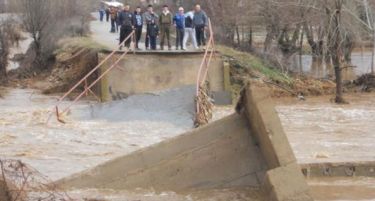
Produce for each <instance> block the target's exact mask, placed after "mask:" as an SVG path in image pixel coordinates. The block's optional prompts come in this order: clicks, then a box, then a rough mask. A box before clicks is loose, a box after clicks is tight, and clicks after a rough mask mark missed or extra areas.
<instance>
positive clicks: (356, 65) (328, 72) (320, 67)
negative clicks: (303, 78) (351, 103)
mask: <svg viewBox="0 0 375 201" xmlns="http://www.w3.org/2000/svg"><path fill="white" fill-rule="evenodd" d="M371 60H372V53H371V52H354V53H353V54H352V64H351V65H348V66H346V67H345V68H344V69H343V70H342V74H343V80H353V79H355V78H356V77H358V76H360V75H363V74H366V73H370V72H371V64H372V62H371ZM300 66H302V68H300V69H296V70H295V71H296V72H300V71H301V70H302V73H303V74H305V75H310V76H312V77H314V78H318V79H320V78H332V77H334V70H333V67H332V66H327V65H326V64H325V63H324V62H321V61H317V60H314V59H313V58H312V56H311V55H302V65H300Z"/></svg>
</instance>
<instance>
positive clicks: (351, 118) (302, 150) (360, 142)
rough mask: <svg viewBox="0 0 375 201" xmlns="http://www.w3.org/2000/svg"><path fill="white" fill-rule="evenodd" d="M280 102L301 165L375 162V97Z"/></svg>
mask: <svg viewBox="0 0 375 201" xmlns="http://www.w3.org/2000/svg"><path fill="white" fill-rule="evenodd" d="M330 98H332V97H316V98H309V99H308V100H307V101H298V100H295V101H294V100H293V101H290V100H288V101H286V102H283V101H281V103H279V106H278V107H277V111H278V112H279V116H280V117H281V121H282V124H283V126H284V130H285V132H286V133H287V136H288V138H289V141H290V143H291V145H292V148H293V150H294V152H295V154H296V157H297V159H298V162H299V163H315V162H344V161H346V162H357V161H375V152H373V151H371V150H373V149H374V147H375V132H374V130H375V118H374V117H375V95H374V94H362V93H359V94H353V95H346V99H347V100H348V101H349V102H350V104H348V105H337V104H334V103H331V102H330Z"/></svg>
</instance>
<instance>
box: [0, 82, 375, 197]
mask: <svg viewBox="0 0 375 201" xmlns="http://www.w3.org/2000/svg"><path fill="white" fill-rule="evenodd" d="M193 96H194V88H192V87H186V88H181V89H173V90H169V91H164V92H158V93H154V94H144V95H137V96H133V97H130V98H129V99H127V100H123V101H117V102H112V103H106V104H97V103H94V102H89V101H81V102H79V103H78V104H77V105H76V106H75V107H74V108H73V109H72V111H71V113H70V114H69V115H68V116H66V117H65V118H64V119H65V120H66V121H67V123H66V124H61V123H58V122H57V121H56V120H54V119H52V121H51V122H50V123H49V124H45V122H46V120H47V118H48V117H49V115H50V109H52V108H53V106H54V103H55V102H56V99H57V97H54V96H44V95H40V94H39V93H38V92H36V91H33V90H29V89H7V90H6V91H5V93H4V98H3V99H0V110H1V111H2V112H1V113H0V158H8V159H20V160H22V161H24V162H26V163H28V164H30V165H31V166H33V167H34V168H36V169H37V170H39V171H40V172H41V173H42V174H44V175H47V176H48V177H49V178H50V179H52V180H55V179H59V178H62V177H65V176H68V175H70V174H72V173H76V172H79V171H82V170H84V169H87V168H90V167H93V166H95V165H97V164H100V163H102V162H105V161H108V160H110V159H113V158H115V157H118V156H121V155H124V154H128V153H130V152H133V151H135V150H139V149H141V148H143V147H146V146H149V145H152V144H155V143H158V142H160V141H163V140H166V139H170V138H172V137H175V136H177V135H180V134H182V133H184V132H186V131H188V130H190V129H192V127H193V121H192V117H193V115H192V114H193V113H192V108H193ZM172 97H173V98H172ZM347 99H348V100H349V101H350V102H351V104H350V105H341V106H338V105H334V104H331V103H330V102H329V97H319V98H311V99H308V100H307V101H306V102H299V101H297V100H295V101H294V100H290V99H288V100H285V101H284V100H281V101H280V102H279V104H278V106H277V111H278V112H279V115H280V117H281V120H282V123H283V126H284V128H285V131H286V133H287V135H288V138H289V140H290V142H291V144H292V147H293V150H294V151H295V154H296V156H297V159H298V162H299V163H310V162H327V161H328V162H336V161H370V160H371V161H374V160H375V153H374V152H372V151H370V150H372V149H373V147H374V144H375V134H374V133H373V132H372V131H373V130H374V129H375V119H374V118H373V117H374V116H375V95H373V94H358V95H352V96H348V97H347ZM67 104H69V102H65V103H64V104H63V105H67ZM156 106H157V107H156ZM230 113H233V108H231V107H223V108H217V109H215V115H214V117H215V119H219V118H221V117H223V116H226V115H228V114H230ZM373 182H374V180H371V179H358V180H353V181H352V180H348V179H346V180H345V179H332V180H325V179H319V180H309V184H310V185H311V186H312V189H313V193H314V194H315V195H316V196H317V198H319V199H318V200H322V201H323V200H336V201H338V200H353V201H354V200H371V199H372V198H375V196H374V195H373V192H374V191H373V190H374V185H373V184H374V183H373ZM362 186H364V190H363V189H362ZM349 188H352V189H354V190H353V192H352V193H348V192H347V193H340V195H343V196H339V195H337V193H336V192H341V191H342V192H346V190H348V189H349ZM361 189H362V190H361ZM69 194H70V195H71V196H72V197H85V196H86V197H90V196H91V197H93V198H105V199H108V200H114V201H116V200H123V198H127V199H128V200H146V201H147V200H153V201H158V200H177V201H178V200H233V198H236V199H235V200H259V201H260V200H262V199H261V195H260V194H259V192H258V191H256V190H253V191H249V190H248V189H246V188H242V189H216V190H205V191H200V192H186V193H183V194H176V193H173V192H159V193H156V192H153V191H152V189H151V190H149V191H141V190H139V191H135V192H112V191H97V190H95V189H91V190H83V191H72V192H69ZM322 194H323V195H322ZM325 194H326V195H327V196H324V195H325ZM360 194H361V195H360ZM355 195H358V196H359V195H360V196H359V197H360V198H361V199H354V198H353V196H355ZM91 197H90V198H91ZM362 198H363V199H362ZM370 198H371V199H370ZM373 200H375V199H373Z"/></svg>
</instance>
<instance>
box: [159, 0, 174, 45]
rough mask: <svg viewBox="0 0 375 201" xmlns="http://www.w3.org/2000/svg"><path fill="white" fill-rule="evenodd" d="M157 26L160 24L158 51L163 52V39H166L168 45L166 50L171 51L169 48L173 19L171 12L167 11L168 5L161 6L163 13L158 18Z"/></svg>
mask: <svg viewBox="0 0 375 201" xmlns="http://www.w3.org/2000/svg"><path fill="white" fill-rule="evenodd" d="M159 24H160V32H161V33H160V38H161V39H160V49H161V50H164V41H165V38H167V43H168V49H169V50H172V46H171V40H170V39H171V27H172V24H173V17H172V14H171V12H170V11H169V7H168V5H164V6H163V12H162V13H161V15H160V18H159Z"/></svg>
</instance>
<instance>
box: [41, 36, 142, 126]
mask: <svg viewBox="0 0 375 201" xmlns="http://www.w3.org/2000/svg"><path fill="white" fill-rule="evenodd" d="M129 39H130V40H131V42H133V43H132V48H131V49H132V50H133V52H134V53H135V44H134V40H135V31H134V30H133V31H132V32H131V33H130V34H129V36H128V37H126V38H125V40H124V41H123V42H122V43H121V44H120V45H118V47H117V49H118V48H120V47H123V46H124V44H125V42H126V41H128V40H129ZM117 49H115V50H113V51H112V52H111V53H110V54H109V55H108V56H107V57H106V58H105V59H104V60H103V61H101V62H100V63H99V64H98V65H97V66H95V67H94V68H93V69H92V70H91V71H90V72H89V73H88V74H87V75H85V76H84V77H83V78H82V79H81V80H80V81H79V82H77V84H75V85H74V86H73V87H72V88H71V89H70V90H69V91H68V92H66V93H65V94H64V95H63V96H62V97H60V98H59V100H58V102H57V103H56V106H55V108H54V111H55V113H56V117H57V120H58V121H59V122H62V123H65V122H64V121H63V120H62V119H61V118H60V117H61V115H62V114H65V113H67V112H68V111H69V110H70V108H71V107H72V106H73V105H75V104H76V103H77V102H78V101H79V100H80V99H81V98H82V97H83V96H84V95H86V96H88V94H89V93H91V94H92V95H94V96H95V97H96V98H97V99H98V100H99V101H100V98H99V97H97V96H96V95H95V93H94V92H93V91H92V90H91V89H92V87H94V86H95V84H96V83H98V82H99V81H100V80H101V79H102V78H103V77H104V76H105V75H107V74H108V73H109V72H110V71H111V70H113V69H114V68H116V67H118V65H117V64H118V63H120V61H121V60H122V59H123V58H124V57H125V56H126V55H127V54H128V53H129V52H130V51H131V50H130V49H129V48H127V49H125V51H124V52H123V53H122V54H121V56H120V57H118V59H117V60H116V61H115V62H114V63H113V64H112V65H111V66H110V67H109V68H108V69H106V70H105V71H104V72H102V73H101V75H100V76H99V77H98V78H97V79H96V80H95V81H93V82H92V83H91V84H88V78H90V76H92V75H93V74H94V73H95V72H96V71H97V70H99V69H100V67H102V66H103V65H104V64H105V63H106V62H107V61H108V60H109V59H110V58H111V57H112V56H113V55H115V53H116V52H118V50H117ZM81 85H84V90H83V91H82V92H81V93H80V94H79V95H78V96H76V97H75V98H74V100H73V101H72V102H71V103H70V104H69V105H68V106H67V107H65V108H64V109H62V110H61V111H62V112H60V109H59V106H60V105H61V104H62V103H63V101H64V99H65V98H67V97H68V96H69V95H71V94H72V93H73V92H74V91H75V90H76V89H77V88H78V87H79V86H81ZM51 116H52V114H51ZM51 116H50V117H49V118H48V120H47V122H49V120H50V119H51Z"/></svg>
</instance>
